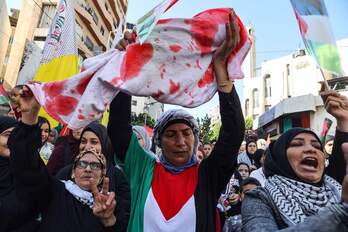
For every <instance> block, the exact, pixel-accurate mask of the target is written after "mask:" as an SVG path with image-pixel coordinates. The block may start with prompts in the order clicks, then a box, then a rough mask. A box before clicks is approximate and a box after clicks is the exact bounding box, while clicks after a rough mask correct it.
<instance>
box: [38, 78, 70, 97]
mask: <svg viewBox="0 0 348 232" xmlns="http://www.w3.org/2000/svg"><path fill="white" fill-rule="evenodd" d="M65 82H66V81H65V80H64V81H59V82H52V83H47V84H44V87H43V88H42V89H43V91H44V92H45V94H46V95H47V96H49V97H51V98H53V97H55V96H58V95H59V94H61V93H62V92H63V90H64V85H65Z"/></svg>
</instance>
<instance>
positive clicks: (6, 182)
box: [0, 116, 17, 198]
mask: <svg viewBox="0 0 348 232" xmlns="http://www.w3.org/2000/svg"><path fill="white" fill-rule="evenodd" d="M15 126H17V121H16V120H15V119H14V118H10V117H7V116H0V133H2V132H4V131H5V130H7V129H9V128H11V127H15ZM12 189H13V179H12V175H11V173H10V159H8V158H5V157H2V156H0V198H1V197H3V196H5V195H6V194H8V193H9V192H10V191H11V190H12Z"/></svg>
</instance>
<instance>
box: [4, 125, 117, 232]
mask: <svg viewBox="0 0 348 232" xmlns="http://www.w3.org/2000/svg"><path fill="white" fill-rule="evenodd" d="M40 143H41V131H40V128H39V127H38V126H37V125H33V126H29V125H25V124H23V123H20V124H19V126H18V127H17V128H16V129H14V130H13V132H12V133H11V135H10V137H9V140H8V146H9V148H10V151H11V172H12V173H13V176H14V180H15V181H14V183H15V189H16V192H17V195H18V198H19V199H20V200H21V201H23V202H30V203H31V204H33V205H35V206H36V207H37V209H38V210H40V212H41V216H42V221H41V226H40V229H39V231H40V232H41V231H47V232H48V231H49V232H56V231H57V232H58V231H59V232H60V231H66V232H70V231H71V232H75V231H84V232H105V231H116V228H115V226H116V225H114V226H112V227H104V226H103V225H102V223H101V222H100V220H99V218H97V217H95V216H94V215H93V212H92V210H91V209H90V208H89V207H88V206H87V205H84V204H82V203H81V202H80V201H78V200H77V199H75V197H74V196H73V195H72V194H70V193H69V192H68V191H67V190H66V189H65V186H64V183H63V182H61V181H60V180H58V179H56V178H55V177H52V176H51V175H49V174H48V171H47V168H46V166H45V165H44V163H43V161H42V160H41V158H40V155H39V153H38V148H39V147H40ZM115 215H116V214H115ZM116 217H117V215H116Z"/></svg>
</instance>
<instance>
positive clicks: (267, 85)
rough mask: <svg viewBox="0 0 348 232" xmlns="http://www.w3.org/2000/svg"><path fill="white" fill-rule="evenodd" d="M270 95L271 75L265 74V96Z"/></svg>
mask: <svg viewBox="0 0 348 232" xmlns="http://www.w3.org/2000/svg"><path fill="white" fill-rule="evenodd" d="M271 96H272V87H271V75H269V74H267V75H266V76H265V97H266V98H268V97H271Z"/></svg>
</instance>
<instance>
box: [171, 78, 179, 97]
mask: <svg viewBox="0 0 348 232" xmlns="http://www.w3.org/2000/svg"><path fill="white" fill-rule="evenodd" d="M169 84H170V87H169V93H170V94H174V93H176V92H177V91H179V89H180V83H178V84H176V83H175V82H174V81H172V80H169Z"/></svg>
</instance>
